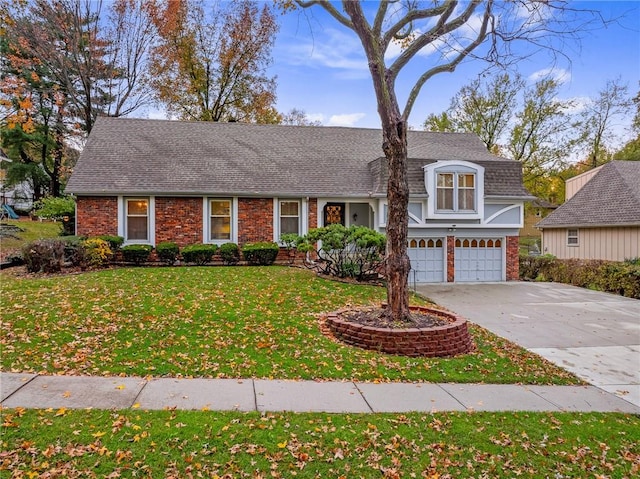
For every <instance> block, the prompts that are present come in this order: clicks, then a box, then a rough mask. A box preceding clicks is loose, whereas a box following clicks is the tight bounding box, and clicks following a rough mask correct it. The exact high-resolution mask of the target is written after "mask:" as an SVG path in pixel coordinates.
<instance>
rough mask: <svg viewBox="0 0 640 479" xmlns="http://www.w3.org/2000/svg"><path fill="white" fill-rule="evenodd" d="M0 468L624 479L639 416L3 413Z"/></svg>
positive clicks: (23, 472) (44, 473) (3, 473)
mask: <svg viewBox="0 0 640 479" xmlns="http://www.w3.org/2000/svg"><path fill="white" fill-rule="evenodd" d="M2 415H3V418H2V419H3V420H2V423H3V425H2V431H1V432H2V435H1V436H0V445H1V447H0V449H1V450H2V453H0V477H1V478H9V477H16V478H18V477H25V478H34V477H62V476H64V477H127V478H129V477H142V478H149V477H153V478H161V477H213V478H220V477H224V478H242V477H247V478H257V477H265V478H266V477H274V478H278V477H284V478H289V477H294V476H295V477H300V478H339V477H345V478H346V477H348V478H360V477H363V478H375V477H380V478H382V477H385V478H409V477H426V478H432V479H435V478H440V479H444V478H513V477H519V478H531V479H533V478H618V479H621V478H631V477H638V473H640V445H639V443H638V441H637V433H638V430H640V418H639V417H638V416H629V415H623V414H601V413H589V414H580V413H462V412H461V413H438V414H418V413H411V414H369V415H365V414H362V415H360V414H334V415H331V414H295V413H280V414H265V415H260V414H259V413H237V412H235V413H234V412H225V413H220V412H215V413H214V412H202V411H154V412H149V411H139V410H127V411H84V410H75V411H70V410H64V409H60V410H28V411H25V410H22V409H14V410H8V409H5V410H3V411H2Z"/></svg>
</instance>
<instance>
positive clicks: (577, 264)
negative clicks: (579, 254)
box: [520, 255, 640, 299]
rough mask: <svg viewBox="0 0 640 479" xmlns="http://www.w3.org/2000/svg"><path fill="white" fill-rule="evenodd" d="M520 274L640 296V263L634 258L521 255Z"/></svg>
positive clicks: (535, 278) (623, 294) (522, 277)
mask: <svg viewBox="0 0 640 479" xmlns="http://www.w3.org/2000/svg"><path fill="white" fill-rule="evenodd" d="M520 278H521V279H525V280H532V281H555V282H557V283H567V284H572V285H574V286H580V287H583V288H592V289H597V290H600V291H606V292H609V293H616V294H619V295H622V296H627V297H629V298H636V299H640V265H639V264H635V262H634V261H625V262H614V261H600V260H578V259H564V260H563V259H557V258H555V257H553V256H550V255H545V256H521V257H520Z"/></svg>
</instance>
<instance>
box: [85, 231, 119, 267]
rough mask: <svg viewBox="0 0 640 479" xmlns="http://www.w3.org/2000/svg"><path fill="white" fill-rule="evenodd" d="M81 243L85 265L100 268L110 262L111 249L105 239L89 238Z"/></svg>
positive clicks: (111, 256)
mask: <svg viewBox="0 0 640 479" xmlns="http://www.w3.org/2000/svg"><path fill="white" fill-rule="evenodd" d="M82 245H83V246H84V261H85V264H86V265H88V266H90V267H93V268H102V267H104V266H106V265H107V264H108V263H110V262H111V259H112V258H113V251H112V250H111V247H110V246H109V243H107V242H106V241H105V240H103V239H100V238H89V239H87V240H85V241H84V242H83V243H82Z"/></svg>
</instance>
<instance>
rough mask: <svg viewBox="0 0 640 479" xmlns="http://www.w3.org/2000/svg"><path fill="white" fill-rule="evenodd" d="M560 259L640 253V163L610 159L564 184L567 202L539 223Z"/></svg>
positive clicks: (545, 244)
mask: <svg viewBox="0 0 640 479" xmlns="http://www.w3.org/2000/svg"><path fill="white" fill-rule="evenodd" d="M537 227H538V228H540V229H541V230H542V250H543V253H549V254H552V255H554V256H556V257H557V258H561V259H568V258H577V259H601V260H609V261H624V260H625V259H629V258H637V257H640V162H638V161H611V162H609V163H606V164H604V165H602V166H600V167H598V168H595V169H593V170H590V171H587V172H586V173H583V174H581V175H578V176H576V177H574V178H570V179H569V180H567V183H566V202H565V203H564V204H563V205H561V206H560V207H559V208H557V209H556V210H555V211H554V212H553V213H551V214H550V215H549V216H547V217H546V218H544V219H543V220H542V221H540V222H539V223H538V224H537Z"/></svg>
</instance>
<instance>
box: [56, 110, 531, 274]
mask: <svg viewBox="0 0 640 479" xmlns="http://www.w3.org/2000/svg"><path fill="white" fill-rule="evenodd" d="M381 145H382V133H381V131H380V130H375V129H357V128H337V127H335V128H334V127H297V126H282V125H255V124H242V123H212V122H176V121H167V120H142V119H124V118H119V119H114V118H99V119H98V121H97V122H96V124H95V126H94V128H93V130H92V131H91V134H90V136H89V138H88V140H87V143H86V146H85V148H84V150H83V152H82V154H81V155H80V158H79V160H78V163H77V165H76V167H75V170H74V172H73V175H72V176H71V178H70V180H69V182H68V185H67V192H68V193H72V194H74V195H75V196H76V198H77V212H76V219H77V234H79V235H101V234H112V235H119V236H123V237H124V238H125V242H126V243H149V244H152V245H155V244H157V243H160V242H163V241H174V242H176V243H178V244H179V245H180V246H185V245H187V244H194V243H203V242H204V243H217V244H222V243H225V242H234V243H238V244H240V245H242V244H244V243H247V242H255V241H279V239H280V236H281V235H282V234H284V233H297V234H305V233H306V232H308V231H309V229H311V228H315V227H320V226H324V225H328V224H331V223H342V224H343V225H345V226H350V225H364V226H367V227H370V228H374V229H376V230H378V231H381V232H384V231H385V227H386V224H385V222H386V214H387V199H386V186H387V162H386V159H385V158H384V157H383V156H382V148H381ZM408 146H409V160H408V170H409V171H408V172H409V187H410V200H409V216H410V220H409V236H410V238H409V242H408V248H409V250H408V251H409V256H410V258H411V265H412V269H413V271H412V273H411V276H410V281H412V282H414V281H415V282H446V281H449V282H452V281H504V280H515V279H517V278H518V230H519V228H521V227H522V224H523V211H524V202H525V201H527V200H531V199H533V198H532V197H531V196H530V195H529V193H528V192H527V191H526V190H525V188H524V187H523V185H522V170H521V166H520V164H519V163H517V162H515V161H512V160H506V159H503V158H499V157H496V156H494V155H491V154H490V153H488V152H487V151H486V149H485V148H484V146H483V143H482V142H481V141H480V139H478V138H477V137H476V136H474V135H471V134H458V133H433V132H424V131H409V132H408Z"/></svg>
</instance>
